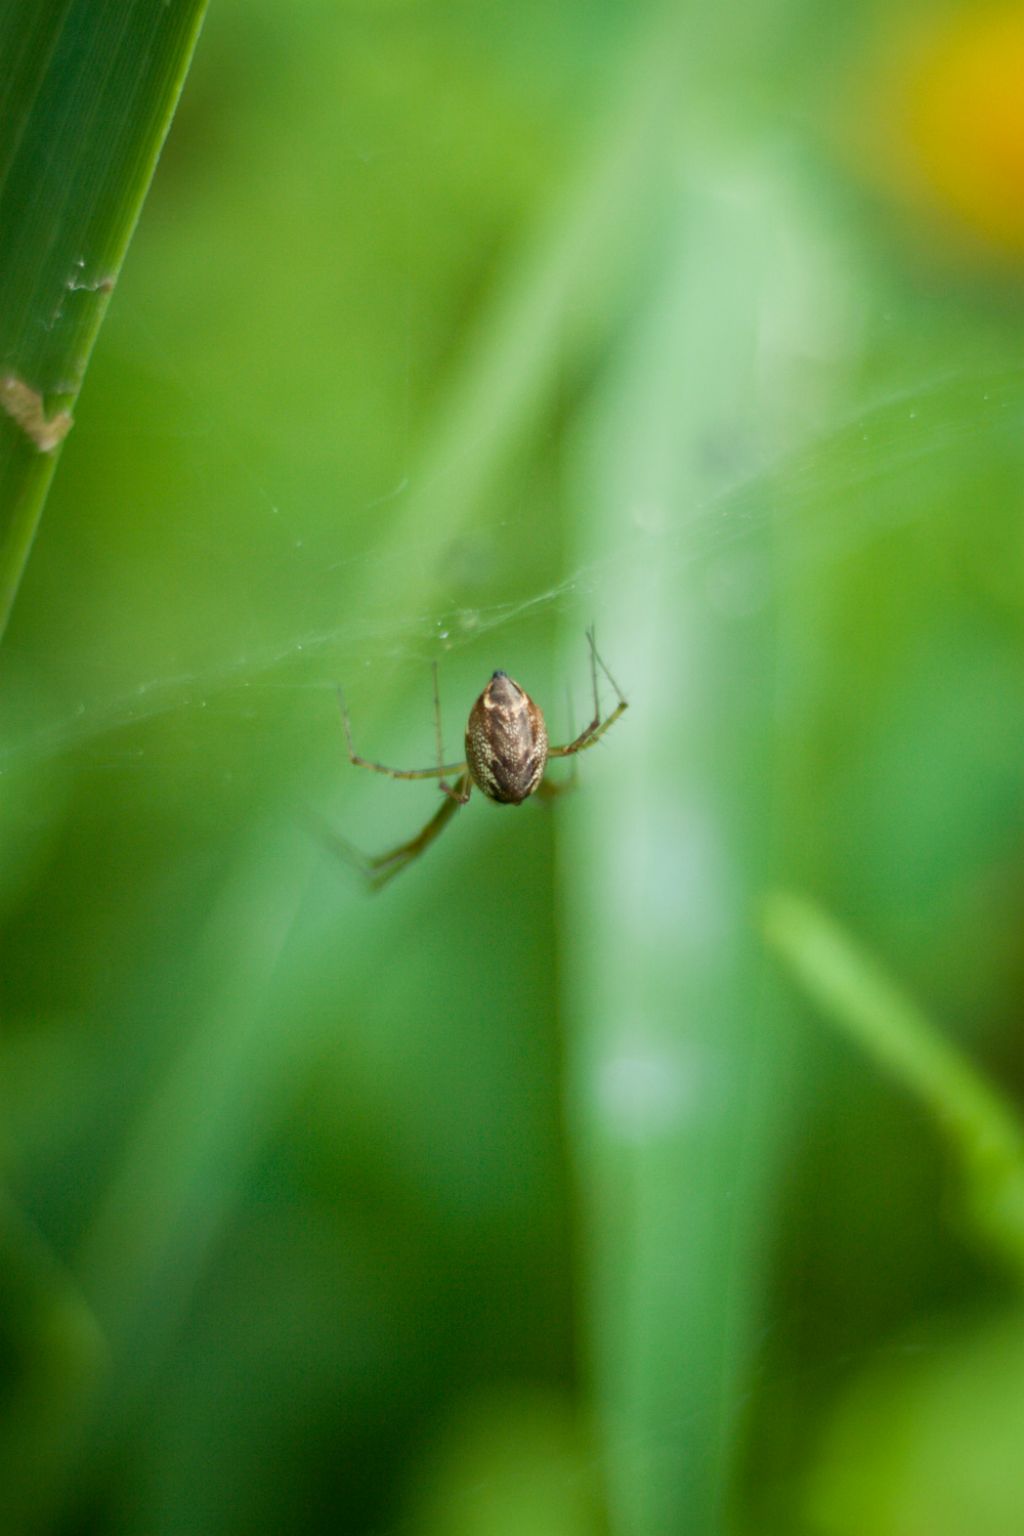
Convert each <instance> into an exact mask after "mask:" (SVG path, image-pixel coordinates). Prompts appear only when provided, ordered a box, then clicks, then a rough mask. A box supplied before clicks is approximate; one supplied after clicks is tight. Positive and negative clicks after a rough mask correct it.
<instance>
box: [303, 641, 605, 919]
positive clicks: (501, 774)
mask: <svg viewBox="0 0 1024 1536" xmlns="http://www.w3.org/2000/svg"><path fill="white" fill-rule="evenodd" d="M587 644H588V645H589V647H590V681H591V687H592V689H593V695H594V717H593V719H592V720H591V722H590V724H589V725H588V726H587V727H586V729H585V730H582V731H581V732H580V733H579V735H578V736H574V737H573V739H572V741H570V742H567V743H566V745H565V746H564V747H552V746H550V745H549V743H548V733H547V727H546V726H545V724H544V716H543V714H542V713H541V711H540V708H539V707H538V705H536V704H535V703H534V702H533V700H532V699H531V698H530V695H529V694H528V693H527V692H526V689H525V688H523V687H521V686H520V684H519V683H517V682H515V681H514V679H512V678H511V677H509V675H508V673H507V672H494V673H492V675H491V680H490V682H489V683H488V684H487V687H486V688H485V689H484V691H483V693H482V694H481V695H480V697H479V698H478V699H477V701H476V703H475V704H474V705H473V708H472V709H471V710H470V712H469V720H468V722H467V724H466V760H465V762H461V763H446V762H445V761H444V752H443V750H442V747H441V704H440V699H439V696H438V689H437V664H436V662H435V664H434V740H435V745H436V747H437V766H436V767H434V768H389V767H387V766H386V765H385V764H384V763H374V762H370V760H369V759H368V758H365V757H360V756H359V753H358V752H357V751H356V749H355V744H354V742H353V740H352V725H351V722H350V721H349V716H348V709H347V707H346V705H345V695H344V694H343V693H342V691H341V689H340V688H339V689H338V702H339V704H340V706H341V721H342V725H343V726H344V729H345V742H346V745H347V747H348V755H349V759H350V761H351V762H352V763H353V764H354V765H355V766H356V767H357V768H369V769H370V771H371V772H372V773H386V774H387V775H388V777H389V778H392V779H438V780H440V783H439V786H438V787H439V789H440V790H441V793H442V794H443V795H444V797H445V798H444V803H443V804H442V805H441V807H440V809H439V810H437V811H435V812H434V814H433V816H431V818H430V820H429V821H428V822H427V824H426V826H424V827H422V828H421V829H420V831H419V832H417V833H416V836H415V837H411V838H409V840H408V842H405V843H399V844H398V846H397V847H396V848H392V849H390V850H389V851H388V852H387V853H382V854H379V855H377V857H376V858H370V857H367V856H366V855H364V854H361V853H360V852H359V851H358V850H357V849H355V848H353V847H352V845H351V844H350V843H348V842H346V841H345V840H344V839H343V838H340V837H337V836H335V837H334V838H333V839H332V840H333V841H334V842H335V843H336V845H337V846H338V847H339V848H340V850H341V852H342V853H343V854H344V855H345V857H346V858H347V859H348V860H349V861H350V862H351V863H353V864H354V865H355V866H356V868H357V869H359V870H361V872H362V873H363V875H365V877H366V879H367V881H368V883H369V884H370V886H371V887H372V888H373V889H374V890H379V889H380V887H381V886H383V885H386V884H387V882H388V881H389V880H391V879H393V878H394V876H395V875H397V874H399V873H400V872H401V871H402V870H403V869H405V868H407V866H408V865H410V864H411V863H412V861H413V860H414V859H417V858H419V856H420V854H421V853H424V852H425V851H426V850H427V849H428V848H429V847H430V845H431V843H432V842H433V841H434V839H435V838H436V837H438V836H439V834H440V833H441V832H443V831H444V828H445V827H446V826H447V825H448V823H449V821H450V820H451V819H452V816H453V815H454V814H455V812H456V811H457V810H458V808H459V806H460V805H465V803H466V801H467V800H468V799H469V797H470V795H471V793H472V791H473V785H474V784H475V785H476V786H477V788H478V789H479V790H481V791H482V792H483V793H484V794H485V795H486V796H487V797H488V799H490V800H495V801H497V803H498V804H499V805H522V803H523V801H524V800H527V799H529V797H530V795H532V794H536V792H537V791H538V790H541V792H542V793H546V794H548V795H551V794H557V793H558V792H559V790H561V789H562V788H564V787H565V786H564V785H558V786H557V787H556V786H554V785H551V784H545V783H544V782H543V781H544V770H545V768H546V767H547V764H548V760H549V759H550V758H552V757H574V756H575V754H576V753H577V752H584V751H585V750H586V749H587V747H592V746H593V745H594V743H595V742H598V741H600V739H601V737H602V736H603V735H604V733H605V731H607V730H609V729H610V728H611V727H612V726H613V725H614V724H615V722H616V720H617V719H618V718H619V716H620V715H621V714H622V713H623V711H624V710H625V709H626V708H627V701H626V699H625V698H624V697H623V694H622V690H621V688H620V687H619V685H618V683H617V682H616V681H615V679H614V678H613V677H612V675H611V673H610V672H609V671H608V668H607V667H606V666H605V664H604V662H603V661H602V660H601V658H600V656H599V655H598V654H597V646H596V645H595V644H594V631H593V629H588V630H587ZM598 668H600V669H601V671H602V672H603V673H604V675H605V677H606V678H607V679H608V681H609V683H611V685H612V687H613V688H614V690H615V693H616V696H617V699H618V703H617V704H616V706H615V708H614V709H613V710H612V712H611V714H610V715H608V717H607V718H606V719H604V720H602V719H601V706H600V703H599V701H598V693H597V672H598ZM451 780H454V782H450V781H451Z"/></svg>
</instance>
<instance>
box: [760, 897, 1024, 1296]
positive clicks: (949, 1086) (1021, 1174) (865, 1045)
mask: <svg viewBox="0 0 1024 1536" xmlns="http://www.w3.org/2000/svg"><path fill="white" fill-rule="evenodd" d="M765 926H766V931H767V934H768V939H769V942H770V943H771V944H772V946H773V947H774V948H775V949H776V950H777V951H778V953H779V954H780V955H781V957H782V959H783V960H784V961H785V963H786V965H787V966H788V967H789V969H790V970H791V971H792V973H793V974H794V975H795V976H796V978H797V980H798V981H799V982H800V984H801V986H802V987H803V989H804V991H805V992H806V993H807V994H808V996H809V997H810V998H811V999H812V1001H813V1002H814V1003H815V1004H816V1005H817V1006H818V1007H820V1008H821V1009H822V1011H823V1012H824V1014H825V1016H826V1017H827V1018H829V1019H831V1020H832V1021H833V1022H834V1023H836V1024H837V1025H839V1027H840V1028H841V1029H843V1030H845V1031H846V1033H847V1034H849V1035H850V1036H851V1037H852V1038H853V1039H854V1040H855V1041H856V1043H857V1044H858V1045H859V1046H861V1047H862V1049H864V1050H865V1051H866V1052H867V1053H868V1055H869V1056H871V1057H872V1058H873V1059H874V1060H875V1061H876V1062H877V1063H878V1065H879V1066H881V1067H882V1068H883V1070H884V1071H886V1072H888V1073H889V1074H890V1075H891V1076H892V1077H894V1078H895V1079H896V1080H897V1081H898V1082H900V1083H902V1084H903V1086H904V1087H905V1088H908V1089H909V1090H910V1092H911V1093H913V1094H914V1095H915V1097H916V1098H918V1099H920V1100H921V1102H922V1103H923V1104H924V1106H925V1108H926V1109H927V1110H928V1112H929V1113H930V1114H931V1116H932V1117H933V1119H934V1120H935V1121H936V1123H937V1125H938V1126H939V1128H940V1130H941V1131H942V1133H943V1135H944V1136H945V1137H946V1139H947V1141H948V1142H949V1144H950V1147H951V1148H952V1151H953V1153H954V1156H955V1157H956V1160H957V1164H958V1167H959V1169H960V1173H961V1177H962V1180H963V1185H964V1193H965V1199H966V1204H967V1207H968V1210H969V1213H970V1216H971V1219H972V1221H973V1222H974V1224H975V1226H976V1228H977V1230H978V1231H979V1233H980V1234H981V1235H982V1237H983V1238H984V1239H985V1240H986V1241H987V1242H988V1243H989V1245H990V1246H992V1247H994V1248H995V1249H996V1250H997V1251H998V1252H999V1253H1000V1254H1001V1255H1002V1256H1003V1257H1004V1259H1007V1260H1008V1261H1009V1262H1010V1264H1011V1265H1012V1266H1013V1268H1014V1269H1015V1270H1016V1272H1017V1273H1018V1274H1019V1275H1020V1276H1021V1278H1022V1279H1024V1133H1022V1130H1021V1127H1020V1124H1019V1122H1018V1120H1017V1117H1016V1116H1015V1115H1014V1114H1013V1112H1012V1110H1011V1109H1010V1108H1009V1107H1008V1106H1007V1104H1006V1103H1005V1102H1004V1101H1003V1099H1002V1097H1001V1096H1000V1095H999V1093H998V1092H997V1091H996V1090H995V1089H994V1088H993V1087H992V1085H991V1084H990V1083H988V1082H987V1081H986V1080H985V1079H984V1078H983V1077H982V1076H981V1074H980V1073H979V1072H977V1071H976V1070H975V1068H974V1067H973V1066H972V1065H971V1063H970V1062H969V1061H968V1060H967V1059H966V1057H964V1056H963V1055H962V1054H961V1053H960V1052H959V1051H958V1050H957V1049H956V1047H955V1046H953V1045H951V1044H950V1042H949V1041H948V1040H946V1039H944V1038H943V1037H942V1035H941V1034H940V1033H939V1031H938V1030H937V1029H936V1027H935V1025H934V1024H933V1023H932V1021H931V1020H930V1019H929V1018H928V1017H927V1016H926V1015H925V1014H924V1013H923V1012H922V1010H921V1009H920V1008H919V1007H918V1006H917V1004H916V1003H914V1002H913V1000H912V999H911V998H909V997H907V995H906V994H905V993H904V992H903V991H902V990H901V989H900V987H899V986H898V985H897V983H896V982H894V981H893V980H892V979H891V978H890V977H889V976H887V975H886V973H885V972H884V970H883V969H882V968H881V967H880V966H879V965H878V964H877V962H876V961H875V960H874V959H873V958H872V957H871V956H870V955H868V954H867V953H866V952H865V951H864V950H863V949H861V948H860V946H859V945H857V944H856V943H855V942H854V941H853V939H851V938H850V937H849V935H848V934H846V933H845V932H844V931H843V930H842V928H840V927H839V925H838V924H837V923H835V922H833V920H832V919H831V918H830V917H828V916H827V915H826V914H825V913H824V912H822V911H821V910H820V909H819V908H817V907H816V906H814V905H813V903H811V902H809V901H807V900H806V899H804V898H803V897H800V896H796V895H794V894H792V893H790V892H783V891H778V892H776V893H774V894H773V895H772V896H771V897H770V899H769V902H768V906H767V911H766V917H765Z"/></svg>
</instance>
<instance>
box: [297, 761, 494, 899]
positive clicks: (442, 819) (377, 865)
mask: <svg viewBox="0 0 1024 1536" xmlns="http://www.w3.org/2000/svg"><path fill="white" fill-rule="evenodd" d="M471 789H472V783H471V781H470V777H469V774H468V773H464V774H462V776H461V777H460V778H459V779H457V780H456V783H455V786H454V790H453V791H452V793H451V794H450V795H449V796H446V797H445V799H444V800H443V801H442V802H441V804H440V806H439V807H438V809H437V810H436V811H435V812H434V814H433V816H431V818H430V820H429V821H428V822H427V823H426V825H425V826H423V827H421V828H420V830H419V831H418V832H417V833H416V835H415V837H410V838H409V840H408V841H407V842H404V843H399V845H398V847H397V848H389V849H388V851H387V853H380V854H377V855H376V856H371V855H369V854H365V853H362V852H360V850H359V849H358V848H355V847H353V845H352V844H351V843H350V842H349V841H348V840H347V839H346V838H344V837H342V836H341V835H340V834H339V833H337V832H335V831H334V829H333V828H326V827H322V828H321V832H322V834H323V835H324V836H325V837H326V840H327V842H328V843H329V846H330V847H331V848H332V850H333V851H334V852H335V853H338V854H340V855H341V857H342V858H343V859H344V860H345V862H346V863H347V864H351V865H352V867H353V868H354V869H357V870H358V871H359V873H360V874H361V875H362V876H363V878H364V880H365V881H366V883H367V885H368V886H369V887H370V889H371V890H373V891H379V890H380V889H381V888H382V887H383V886H385V885H387V883H388V881H389V880H393V879H394V877H395V876H396V875H400V874H401V872H402V870H403V869H407V868H408V866H409V865H410V864H411V863H412V862H413V860H414V859H417V858H419V856H420V854H421V853H425V852H426V850H427V849H428V848H429V847H430V845H431V843H432V842H433V841H434V839H435V838H437V837H439V836H440V835H441V833H442V832H443V831H444V829H445V827H446V826H447V825H448V823H449V821H451V819H452V817H453V816H454V815H455V812H456V811H457V810H458V808H459V806H460V805H465V803H466V801H467V800H468V799H469V796H470V791H471Z"/></svg>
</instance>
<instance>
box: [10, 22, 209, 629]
mask: <svg viewBox="0 0 1024 1536" xmlns="http://www.w3.org/2000/svg"><path fill="white" fill-rule="evenodd" d="M205 9H206V0H171V3H169V4H158V3H154V0H127V3H125V0H47V3H44V4H37V5H29V6H20V5H15V4H11V3H8V4H7V5H5V6H4V8H3V10H2V11H0V58H2V59H3V60H4V70H3V81H2V83H0V122H2V123H3V124H4V129H5V132H4V135H3V137H2V140H0V406H2V407H3V410H2V413H0V636H2V634H3V632H4V629H5V628H6V624H7V620H8V618H9V616H10V611H11V607H12V605H13V603H14V599H15V597H16V595H17V591H18V586H19V584H20V581H21V577H22V574H23V572H24V569H25V566H26V564H27V561H28V557H29V554H30V552H31V548H32V542H33V539H34V537H35V532H36V529H37V527H38V524H39V519H40V516H41V514H42V508H43V504H44V502H45V499H46V493H47V491H48V489H49V485H50V481H51V479H52V477H53V471H54V463H55V459H56V457H57V452H58V450H59V444H60V442H61V440H62V439H63V437H64V436H65V435H66V433H67V431H68V429H69V427H70V425H71V409H72V407H73V405H74V402H75V400H76V398H77V395H78V391H79V389H80V388H81V384H82V378H83V376H84V373H85V368H86V364H87V363H88V360H89V354H90V352H91V350H92V346H93V342H94V341H95V339H96V333H97V331H98V329H99V326H100V322H101V321H102V319H103V314H104V311H105V310H106V307H107V304H108V302H109V299H110V294H111V291H112V289H113V288H114V285H115V283H116V282H117V277H118V273H119V272H120V269H121V263H122V261H123V259H124V254H125V250H126V248H127V245H128V241H129V239H130V238H131V234H132V230H133V229H134V227H135V222H136V220H137V218H138V215H139V210H140V208H141V206H142V200H143V198H144V197H145V195H146V190H147V188H148V186H149V183H150V180H151V178H152V175H153V170H154V167H155V165H156V161H157V157H158V156H159V153H160V149H161V146H162V144H163V141H164V138H165V136H166V133H167V129H168V126H169V124H170V121H171V117H172V116H173V113H174V108H175V104H176V102H177V99H178V96H179V94H180V91H181V87H182V83H183V80H184V77H185V73H186V71H187V69H188V65H189V61H190V59H191V56H192V51H193V48H194V45H195V41H196V37H197V35H198V32H199V27H200V25H201V23H202V19H203V14H204V12H205Z"/></svg>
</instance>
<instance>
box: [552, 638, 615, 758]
mask: <svg viewBox="0 0 1024 1536" xmlns="http://www.w3.org/2000/svg"><path fill="white" fill-rule="evenodd" d="M587 644H588V645H589V646H590V683H591V688H592V690H593V696H594V718H593V719H592V720H591V722H590V724H589V725H588V726H585V727H584V729H583V730H582V731H580V734H579V735H578V736H576V737H574V738H573V740H572V741H570V742H567V743H566V745H565V746H564V747H549V748H548V757H572V756H573V755H574V753H576V752H584V751H586V749H587V747H592V746H593V745H594V743H595V742H598V741H600V739H601V737H602V736H603V735H604V733H605V731H608V730H610V729H611V727H612V726H613V725H614V724H615V722H616V720H617V719H618V718H619V716H620V715H621V714H623V713H624V712H625V710H627V709H628V708H629V701H628V700H627V699H626V698H625V696H624V695H623V692H622V689H621V688H620V687H619V685H618V683H617V682H616V681H615V679H614V677H612V675H611V673H610V672H609V671H608V668H607V667H606V666H605V664H604V662H603V661H602V660H601V658H600V656H599V655H598V653H597V645H596V643H595V640H594V630H593V627H591V628H590V629H588V630H587ZM598 667H600V669H601V671H602V672H603V673H604V675H605V677H606V678H607V679H608V681H609V682H610V683H611V685H612V687H613V688H614V689H615V693H616V695H617V697H618V701H619V702H618V703H617V704H616V706H615V708H614V709H613V710H612V712H611V714H610V715H609V716H608V718H607V720H602V719H601V704H600V700H599V699H598V694H597V669H598Z"/></svg>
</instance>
